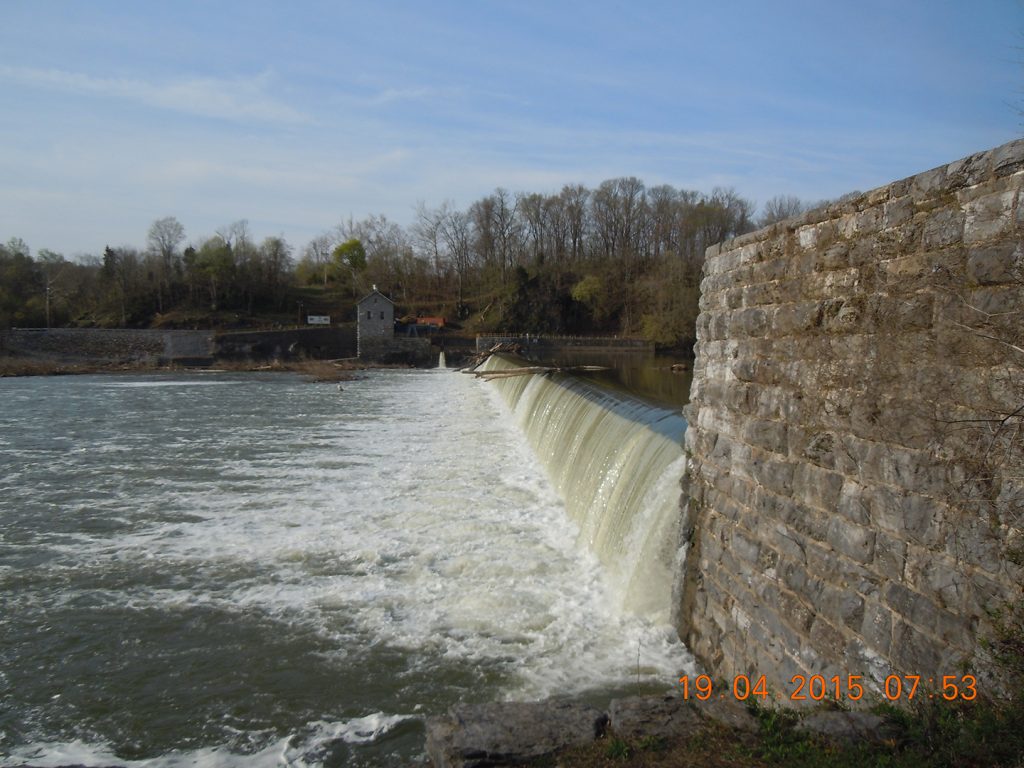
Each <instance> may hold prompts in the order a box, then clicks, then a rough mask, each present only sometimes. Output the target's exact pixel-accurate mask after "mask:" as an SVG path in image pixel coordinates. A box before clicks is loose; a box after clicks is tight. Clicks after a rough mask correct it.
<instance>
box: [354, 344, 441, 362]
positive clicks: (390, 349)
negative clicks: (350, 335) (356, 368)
mask: <svg viewBox="0 0 1024 768" xmlns="http://www.w3.org/2000/svg"><path fill="white" fill-rule="evenodd" d="M439 355H440V349H437V348H434V347H432V346H431V344H430V339H416V338H412V339H409V338H402V337H398V336H396V337H393V338H390V339H360V340H359V359H360V360H362V361H364V362H369V363H384V364H386V365H412V366H417V367H420V368H430V367H433V366H435V365H437V360H438V357H439Z"/></svg>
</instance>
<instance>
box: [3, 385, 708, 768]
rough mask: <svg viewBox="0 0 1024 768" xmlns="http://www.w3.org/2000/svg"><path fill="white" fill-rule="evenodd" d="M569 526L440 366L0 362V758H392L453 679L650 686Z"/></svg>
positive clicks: (524, 460)
mask: <svg viewBox="0 0 1024 768" xmlns="http://www.w3.org/2000/svg"><path fill="white" fill-rule="evenodd" d="M213 383H216V384H218V385H219V386H202V385H205V384H213ZM579 533H580V531H579V528H578V524H577V523H576V522H575V521H573V520H572V519H571V517H570V516H569V515H568V514H567V513H566V509H565V506H564V504H563V502H562V500H561V499H560V498H559V497H558V495H557V493H556V491H555V490H554V489H553V487H552V485H551V484H550V483H549V481H548V480H547V479H546V476H545V473H544V471H543V469H542V468H541V466H540V465H539V464H538V462H537V460H536V459H535V457H534V455H533V453H532V451H531V449H530V447H529V445H528V444H527V442H526V440H525V438H524V437H523V435H522V433H521V431H520V430H519V429H518V428H517V427H516V425H515V423H514V420H513V419H512V418H511V417H510V415H509V414H507V412H506V411H505V410H504V407H503V405H502V404H501V403H500V402H499V400H498V398H497V396H496V395H495V393H494V392H493V391H492V390H490V389H489V388H488V385H487V384H485V383H483V382H479V381H476V380H474V379H472V378H471V377H468V376H464V375H460V374H458V373H455V372H452V371H446V370H435V371H408V372H406V371H380V372H372V373H369V374H367V375H366V377H365V378H363V379H361V380H359V381H354V382H349V383H345V384H344V391H341V392H339V391H338V388H337V387H336V385H331V384H310V383H307V382H304V381H302V380H300V379H298V378H296V377H289V376H253V375H246V376H239V375H233V374H216V375H214V374H207V375H189V376H135V377H77V378H74V379H68V378H65V379H18V380H2V381H0V594H3V595H4V610H3V613H2V615H0V653H2V656H3V659H4V664H3V669H2V672H0V765H7V766H11V765H20V764H23V763H26V762H29V763H32V764H33V765H65V764H69V763H75V764H81V765H110V764H122V765H162V766H177V765H228V764H245V765H253V764H256V765H303V764H307V765H320V764H342V763H343V764H352V765H359V764H365V765H387V764H398V763H403V762H408V761H409V760H411V759H416V757H417V756H418V755H420V754H421V752H422V724H421V720H422V717H423V716H424V715H426V714H432V713H440V712H443V711H445V710H446V709H447V707H448V706H450V705H451V704H452V703H454V702H456V701H486V700H493V699H532V698H540V697H544V696H548V695H552V694H555V693H558V694H574V693H575V694H587V693H588V692H589V693H594V692H599V691H610V690H621V689H625V688H628V686H630V685H632V684H635V683H636V682H637V679H638V677H639V680H640V683H641V684H642V685H655V686H662V685H663V686H665V687H668V686H670V685H671V683H672V681H673V680H674V679H676V678H677V677H678V676H679V675H680V674H682V673H683V672H684V671H688V670H691V669H692V666H691V661H690V657H689V655H688V654H687V652H686V651H685V649H684V648H683V647H682V645H681V644H680V643H679V641H678V639H676V638H675V636H674V633H673V631H672V630H671V629H670V628H669V627H668V626H666V625H665V624H663V623H661V620H662V617H656V618H655V619H651V618H647V617H645V616H644V615H636V614H634V613H631V612H630V611H626V610H623V609H622V608H621V607H620V605H619V604H618V602H617V601H615V600H612V599H610V595H613V594H615V593H616V590H617V589H618V587H617V586H616V584H615V583H614V578H616V577H615V576H614V575H610V573H609V571H608V570H607V569H606V568H605V567H604V566H602V565H601V563H600V562H599V560H598V558H597V557H596V556H595V555H594V554H593V553H591V552H590V551H589V550H588V549H587V548H586V547H581V546H579V545H578V544H577V540H578V539H579V538H580V536H579ZM638 651H639V655H640V663H639V667H638V663H637V655H638ZM595 695H596V694H595Z"/></svg>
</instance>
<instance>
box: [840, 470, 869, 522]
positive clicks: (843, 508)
mask: <svg viewBox="0 0 1024 768" xmlns="http://www.w3.org/2000/svg"><path fill="white" fill-rule="evenodd" d="M863 490H864V487H863V486H862V485H861V484H860V483H858V482H857V481H856V480H851V479H848V478H847V479H845V480H844V481H843V487H842V489H841V490H840V492H839V501H838V502H837V503H836V511H837V512H838V513H839V514H840V515H842V516H843V517H844V518H846V519H847V520H849V521H850V522H852V523H855V524H857V525H860V526H867V525H870V524H871V512H870V508H869V506H868V503H867V502H866V501H865V500H864V498H863Z"/></svg>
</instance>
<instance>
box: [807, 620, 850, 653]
mask: <svg viewBox="0 0 1024 768" xmlns="http://www.w3.org/2000/svg"><path fill="white" fill-rule="evenodd" d="M810 644H811V646H812V647H813V648H814V650H815V652H816V653H817V654H818V656H819V657H820V658H822V659H828V660H834V663H838V662H839V660H840V659H842V658H843V655H844V653H845V649H846V637H845V636H844V635H843V633H842V632H841V631H840V630H838V629H837V628H836V627H835V626H833V625H832V624H831V623H830V622H828V621H826V620H825V618H824V617H823V616H822V615H821V614H819V615H817V616H816V617H815V618H814V621H813V622H812V623H811V632H810Z"/></svg>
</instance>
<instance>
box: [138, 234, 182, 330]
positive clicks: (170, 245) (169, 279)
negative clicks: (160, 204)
mask: <svg viewBox="0 0 1024 768" xmlns="http://www.w3.org/2000/svg"><path fill="white" fill-rule="evenodd" d="M146 239H147V241H148V243H149V249H150V251H151V252H152V253H154V254H156V255H157V256H158V262H157V265H158V266H157V270H156V272H157V274H156V281H157V311H158V312H163V311H164V296H165V295H166V296H167V298H168V301H171V300H172V299H171V294H172V290H171V285H172V283H173V280H174V275H175V273H176V272H177V271H178V269H179V263H178V260H177V250H178V246H179V245H181V243H182V242H183V241H184V240H185V228H184V227H183V226H182V225H181V223H180V222H179V221H178V220H177V219H176V218H174V217H173V216H167V217H165V218H163V219H157V220H156V221H154V222H153V223H152V225H150V227H149V234H148V235H147V238H146Z"/></svg>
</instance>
